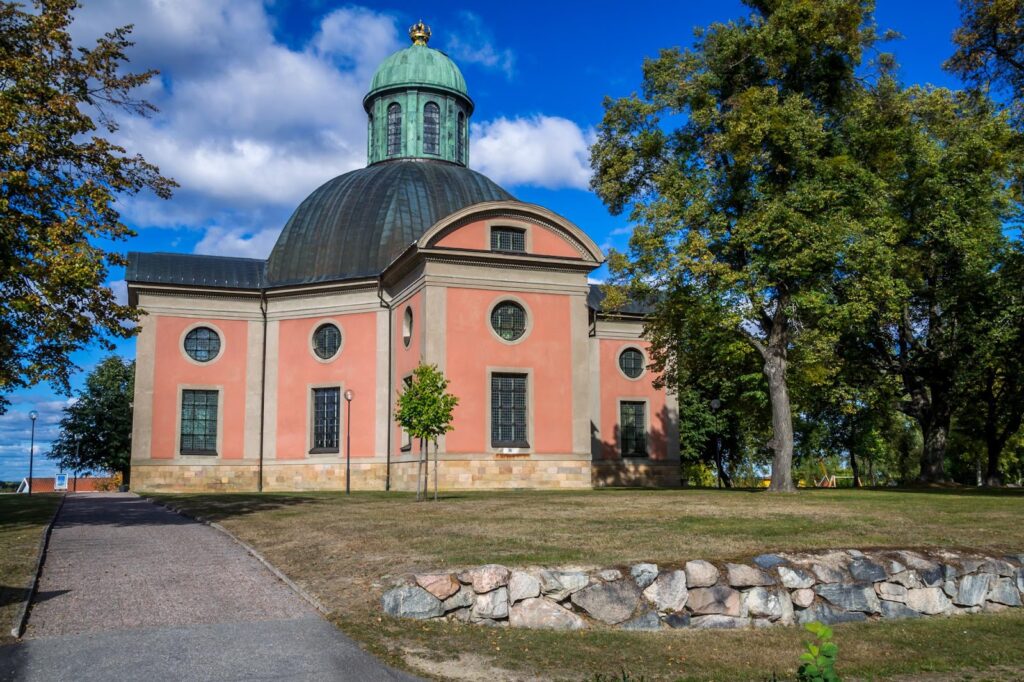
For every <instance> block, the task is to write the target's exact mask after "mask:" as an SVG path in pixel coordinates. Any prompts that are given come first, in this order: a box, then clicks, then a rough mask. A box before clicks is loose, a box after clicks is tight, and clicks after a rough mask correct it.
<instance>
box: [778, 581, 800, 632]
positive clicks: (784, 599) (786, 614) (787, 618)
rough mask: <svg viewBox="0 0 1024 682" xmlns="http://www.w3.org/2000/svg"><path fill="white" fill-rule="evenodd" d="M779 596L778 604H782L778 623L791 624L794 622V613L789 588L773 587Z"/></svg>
mask: <svg viewBox="0 0 1024 682" xmlns="http://www.w3.org/2000/svg"><path fill="white" fill-rule="evenodd" d="M775 589H776V590H777V594H778V596H779V604H780V605H781V606H782V615H781V616H780V617H779V621H778V622H779V623H781V624H782V625H792V624H793V623H795V622H796V615H795V614H794V612H793V598H792V597H791V596H790V594H789V590H784V589H782V588H775Z"/></svg>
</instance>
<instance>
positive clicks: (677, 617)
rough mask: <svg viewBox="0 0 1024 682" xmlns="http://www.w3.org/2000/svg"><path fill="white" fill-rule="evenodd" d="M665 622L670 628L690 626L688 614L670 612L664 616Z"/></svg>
mask: <svg viewBox="0 0 1024 682" xmlns="http://www.w3.org/2000/svg"><path fill="white" fill-rule="evenodd" d="M665 624H666V625H668V626H669V627H670V628H688V627H690V614H688V613H670V614H668V615H667V616H665Z"/></svg>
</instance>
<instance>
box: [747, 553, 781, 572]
mask: <svg viewBox="0 0 1024 682" xmlns="http://www.w3.org/2000/svg"><path fill="white" fill-rule="evenodd" d="M754 563H755V564H757V565H758V566H760V567H761V568H763V569H764V570H766V571H767V570H769V569H772V568H775V567H776V566H781V565H782V564H784V563H786V560H785V559H783V558H782V557H780V556H779V555H778V554H760V555H758V556H756V557H754Z"/></svg>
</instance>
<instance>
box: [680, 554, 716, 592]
mask: <svg viewBox="0 0 1024 682" xmlns="http://www.w3.org/2000/svg"><path fill="white" fill-rule="evenodd" d="M685 571H686V585H687V586H688V587H711V586H712V585H714V584H715V583H717V582H718V569H717V568H715V565H714V564H712V563H710V562H708V561H702V560H700V559H698V560H696V561H687V562H686V566H685Z"/></svg>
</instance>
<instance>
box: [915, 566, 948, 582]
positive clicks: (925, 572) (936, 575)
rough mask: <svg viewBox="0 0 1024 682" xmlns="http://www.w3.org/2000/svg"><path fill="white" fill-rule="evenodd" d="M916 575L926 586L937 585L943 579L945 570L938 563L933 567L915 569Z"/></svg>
mask: <svg viewBox="0 0 1024 682" xmlns="http://www.w3.org/2000/svg"><path fill="white" fill-rule="evenodd" d="M917 575H918V576H919V577H920V578H921V582H922V583H924V584H925V586H926V587H939V586H941V585H942V583H943V581H944V580H945V572H944V571H943V570H942V567H941V566H939V565H938V564H935V566H934V567H933V568H919V569H917Z"/></svg>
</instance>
